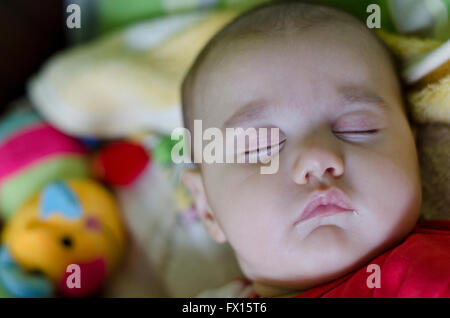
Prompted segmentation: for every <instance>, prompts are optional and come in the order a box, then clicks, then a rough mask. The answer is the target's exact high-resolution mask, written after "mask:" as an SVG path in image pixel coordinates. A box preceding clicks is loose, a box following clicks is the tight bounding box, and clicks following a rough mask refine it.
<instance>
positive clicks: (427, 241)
mask: <svg viewBox="0 0 450 318" xmlns="http://www.w3.org/2000/svg"><path fill="white" fill-rule="evenodd" d="M370 264H377V265H379V266H380V276H381V277H380V281H381V284H380V285H381V286H380V288H369V287H367V279H368V277H369V276H370V275H371V274H372V271H369V272H367V266H368V265H370ZM252 296H253V297H257V295H256V294H253V295H252ZM322 297H323V298H345V297H348V298H356V297H363V298H407V297H421V298H430V297H445V298H449V297H450V221H437V220H436V221H422V222H420V223H418V224H417V225H416V227H415V228H414V230H413V231H412V232H411V233H410V235H408V236H407V237H406V238H405V239H404V240H403V241H402V242H401V243H399V244H398V245H396V246H395V247H393V248H391V249H390V250H388V251H386V252H385V253H383V254H381V255H379V256H378V257H376V258H375V259H373V260H372V261H370V262H368V263H367V264H366V265H365V266H363V267H361V268H360V269H358V270H356V271H353V272H351V273H349V274H347V275H345V276H343V277H341V278H339V279H337V280H335V281H333V282H330V283H326V284H323V285H321V286H318V287H315V288H312V289H310V290H308V291H306V292H304V293H301V294H299V295H297V296H295V297H294V298H322Z"/></svg>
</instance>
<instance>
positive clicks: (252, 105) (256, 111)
mask: <svg viewBox="0 0 450 318" xmlns="http://www.w3.org/2000/svg"><path fill="white" fill-rule="evenodd" d="M271 108H272V107H271V106H270V105H269V104H266V103H265V102H264V101H262V100H257V101H251V102H249V103H247V104H245V105H244V106H242V107H240V108H239V109H238V110H237V111H235V112H234V113H233V115H231V117H230V118H228V119H227V120H226V121H225V122H224V124H223V125H222V128H230V127H238V126H239V125H241V124H243V123H244V122H250V121H256V120H258V119H261V118H264V117H265V115H266V114H267V113H268V112H269V110H270V109H271Z"/></svg>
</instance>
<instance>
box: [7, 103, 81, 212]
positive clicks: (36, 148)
mask: <svg viewBox="0 0 450 318" xmlns="http://www.w3.org/2000/svg"><path fill="white" fill-rule="evenodd" d="M20 106H22V107H21V108H19V109H17V110H15V111H13V112H12V113H10V114H9V115H7V116H6V117H5V118H4V119H3V120H2V121H1V122H0V210H1V215H2V217H3V218H4V219H5V220H9V219H10V218H11V217H12V215H13V213H14V212H15V211H17V210H18V209H19V208H20V207H21V206H22V204H23V203H24V202H26V201H27V200H28V199H29V198H30V197H31V196H32V195H34V194H35V193H36V192H37V191H39V190H40V189H42V187H43V186H45V185H46V184H47V183H49V182H52V181H55V180H57V179H61V178H85V177H87V176H88V172H89V165H88V160H87V156H86V149H85V147H84V146H83V145H82V144H81V143H80V142H79V141H78V140H77V139H75V138H72V137H69V136H67V135H65V134H63V133H61V132H60V131H58V130H56V129H55V128H53V127H52V126H50V125H49V124H48V123H47V122H45V121H43V120H42V119H41V118H40V117H39V115H38V114H37V113H36V112H34V111H33V110H32V109H31V108H29V107H27V106H28V105H27V103H26V102H22V103H21V105H20Z"/></svg>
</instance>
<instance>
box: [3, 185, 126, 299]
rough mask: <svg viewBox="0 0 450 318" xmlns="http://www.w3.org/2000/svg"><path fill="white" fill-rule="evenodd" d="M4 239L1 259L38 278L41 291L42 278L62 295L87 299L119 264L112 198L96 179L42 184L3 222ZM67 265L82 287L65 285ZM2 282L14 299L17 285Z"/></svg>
mask: <svg viewBox="0 0 450 318" xmlns="http://www.w3.org/2000/svg"><path fill="white" fill-rule="evenodd" d="M2 241H3V247H2V252H3V253H5V254H6V253H7V256H5V258H7V259H8V260H10V262H11V261H13V262H15V263H17V264H19V265H20V268H21V269H22V270H24V271H25V272H26V273H29V275H31V276H32V277H33V279H36V280H37V279H38V277H40V280H41V281H40V284H41V285H42V286H41V287H42V288H44V287H45V289H46V290H48V285H45V284H44V283H42V280H43V279H44V278H45V279H48V281H49V282H50V285H51V286H53V288H54V289H55V290H56V291H58V292H61V293H62V294H63V295H66V296H88V295H92V294H93V293H95V292H96V291H98V290H99V288H100V287H101V286H102V285H103V283H104V281H105V279H106V278H107V277H108V275H110V274H111V272H112V271H113V270H114V268H115V267H116V265H117V264H118V262H119V260H120V258H121V256H122V253H123V251H124V244H125V237H124V230H123V227H122V223H121V220H120V215H119V211H118V207H117V204H116V201H115V198H114V197H113V196H112V194H110V193H109V192H108V191H107V190H106V189H104V187H103V186H101V185H100V184H98V183H96V182H94V181H91V180H89V179H79V180H69V181H61V182H55V183H51V184H48V185H47V186H45V187H44V189H43V190H42V191H41V192H40V193H39V194H37V195H35V196H34V197H33V198H32V199H31V200H30V201H28V202H27V203H26V204H25V205H24V206H23V207H22V208H21V209H20V210H19V211H17V212H16V213H15V215H14V217H13V218H12V219H11V221H10V222H8V223H7V225H6V226H5V229H4V232H3V239H2ZM0 263H1V262H0ZM70 264H77V265H78V266H79V268H80V283H81V284H80V288H70V286H69V285H70V284H69V285H68V284H67V279H68V278H69V276H70V274H71V273H72V271H70V270H69V271H68V270H67V269H68V266H69V265H70ZM67 271H68V272H67ZM2 278H4V277H2V276H1V275H0V281H1V282H2V285H3V286H5V285H6V288H9V290H11V291H12V294H13V295H14V290H15V288H17V287H16V286H14V284H18V283H17V281H16V282H12V279H11V278H10V279H9V280H6V281H5V279H3V280H2ZM32 286H33V287H34V285H32ZM4 288H5V287H4ZM23 289H24V290H26V288H23ZM30 294H31V293H30ZM43 294H44V293H43ZM25 295H26V294H23V295H20V294H19V295H17V294H16V295H14V296H25Z"/></svg>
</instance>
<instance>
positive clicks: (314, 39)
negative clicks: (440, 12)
mask: <svg viewBox="0 0 450 318" xmlns="http://www.w3.org/2000/svg"><path fill="white" fill-rule="evenodd" d="M329 28H332V29H333V28H334V34H331V35H330V36H331V38H329V39H328V40H327V37H326V35H327V34H330V33H329V30H328V29H327V28H324V29H323V30H322V31H321V32H312V33H311V34H309V35H308V36H306V35H305V34H301V35H299V36H296V35H291V36H289V37H285V38H270V37H266V38H262V37H260V38H256V39H253V40H252V41H247V42H243V41H241V42H237V43H234V44H230V46H229V47H228V49H227V50H223V51H218V52H217V53H216V54H217V56H216V57H215V58H212V59H211V60H210V61H208V63H207V64H205V67H204V68H203V69H202V71H201V73H199V74H198V78H197V84H198V85H197V87H196V89H195V90H194V92H195V94H197V96H196V97H195V99H196V101H197V102H196V108H197V109H196V110H195V112H196V115H197V117H217V120H214V122H216V123H217V122H218V121H220V119H221V117H223V116H225V115H226V114H228V113H230V112H233V111H236V110H235V109H234V108H236V107H240V106H238V105H241V106H244V105H245V104H248V103H251V102H254V101H260V100H261V99H264V98H266V97H267V98H270V97H273V100H277V101H279V99H277V98H275V96H278V95H280V94H281V95H285V96H288V95H289V94H290V93H291V95H292V96H294V95H295V94H296V93H298V94H297V96H296V97H299V98H300V99H301V98H303V100H300V102H301V103H304V104H308V103H311V101H308V100H307V98H309V97H310V98H315V97H316V96H315V95H314V94H313V91H320V94H325V95H328V97H329V98H331V97H332V94H331V93H332V92H334V91H336V92H335V93H336V96H337V95H341V96H337V97H336V98H341V97H345V96H349V95H364V96H369V95H375V94H372V93H370V90H371V88H372V86H373V85H378V84H377V83H375V82H376V80H375V77H380V76H384V75H383V74H381V75H380V73H383V72H388V73H391V74H393V73H394V72H393V69H392V64H391V63H390V60H389V59H388V58H386V57H387V56H386V54H383V52H382V51H383V48H381V47H380V45H379V44H377V43H376V40H375V39H373V38H371V37H370V36H368V35H367V34H366V35H364V34H363V33H364V32H361V30H359V32H360V34H359V35H360V36H359V37H358V29H356V33H351V34H350V33H349V30H348V29H342V30H341V32H338V31H337V30H336V29H335V26H329ZM339 33H341V34H344V35H346V36H345V37H346V38H340V35H338V34H339ZM333 35H335V37H333ZM351 35H353V36H355V35H356V36H357V39H358V40H356V41H355V40H354V39H353V38H352V37H351ZM363 37H365V38H363ZM232 45H234V47H232ZM349 73H351V74H352V76H350V77H349V76H348V75H349ZM345 81H347V82H345ZM372 82H374V83H373V84H372ZM308 85H309V89H307V87H308ZM358 87H360V88H361V89H360V91H358V89H357V88H358ZM394 87H395V85H394V86H392V88H394ZM346 88H349V89H348V90H346ZM285 96H280V97H281V98H283V97H285Z"/></svg>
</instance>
